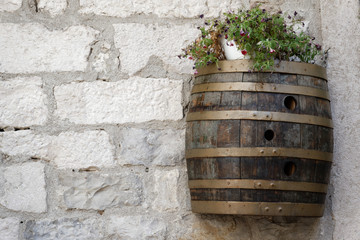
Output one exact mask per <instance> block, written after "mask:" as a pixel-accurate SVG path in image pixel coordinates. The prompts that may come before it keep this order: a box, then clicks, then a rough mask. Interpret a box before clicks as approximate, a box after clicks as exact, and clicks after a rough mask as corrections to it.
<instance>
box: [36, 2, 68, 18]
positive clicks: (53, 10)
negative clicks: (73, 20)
mask: <svg viewBox="0 0 360 240" xmlns="http://www.w3.org/2000/svg"><path fill="white" fill-rule="evenodd" d="M66 7H67V1H66V0H37V8H38V10H39V11H40V12H42V11H46V12H48V13H50V15H51V16H52V17H55V16H57V15H60V14H62V13H64V11H65V9H66Z"/></svg>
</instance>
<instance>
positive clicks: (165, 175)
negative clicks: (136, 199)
mask: <svg viewBox="0 0 360 240" xmlns="http://www.w3.org/2000/svg"><path fill="white" fill-rule="evenodd" d="M154 177H155V184H154V191H153V192H154V193H156V196H155V199H154V201H153V203H152V207H153V209H155V210H157V211H160V212H163V211H175V210H176V209H178V208H179V207H180V204H179V201H178V193H177V186H178V183H179V177H180V173H179V170H178V169H174V170H168V171H167V170H166V171H163V170H156V171H155V173H154Z"/></svg>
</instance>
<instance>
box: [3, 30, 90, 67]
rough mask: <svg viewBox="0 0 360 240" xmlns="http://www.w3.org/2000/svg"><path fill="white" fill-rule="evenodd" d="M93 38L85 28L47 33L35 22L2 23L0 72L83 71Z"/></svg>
mask: <svg viewBox="0 0 360 240" xmlns="http://www.w3.org/2000/svg"><path fill="white" fill-rule="evenodd" d="M96 35H97V31H95V30H94V29H92V28H90V27H85V26H71V27H69V28H67V29H61V30H53V31H49V29H47V28H45V27H44V26H43V25H40V24H37V23H27V24H14V23H1V24H0V36H2V37H1V38H0V52H1V55H0V72H2V73H37V72H56V71H84V70H85V68H86V66H87V64H88V63H87V56H88V55H89V53H90V45H91V44H92V43H93V42H94V41H95V39H96Z"/></svg>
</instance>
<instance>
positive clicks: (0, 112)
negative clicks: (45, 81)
mask: <svg viewBox="0 0 360 240" xmlns="http://www.w3.org/2000/svg"><path fill="white" fill-rule="evenodd" d="M0 31H1V30H0ZM0 41H1V40H0ZM0 58H1V57H0ZM0 68H1V66H0ZM46 104H47V98H46V95H45V93H44V90H43V86H42V81H41V78H39V77H29V78H26V77H17V78H14V79H9V80H7V81H0V127H6V126H14V127H27V126H32V125H41V124H44V123H45V122H46V119H47V113H48V110H47V107H46Z"/></svg>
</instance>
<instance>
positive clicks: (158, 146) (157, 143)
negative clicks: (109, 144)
mask: <svg viewBox="0 0 360 240" xmlns="http://www.w3.org/2000/svg"><path fill="white" fill-rule="evenodd" d="M120 138H121V140H120V146H121V151H120V155H119V159H120V163H121V164H131V165H136V164H141V165H145V166H149V165H162V166H164V165H175V164H176V163H178V162H180V161H181V160H182V159H183V158H184V152H185V132H184V130H171V129H167V130H146V129H136V128H125V129H122V130H121V132H120Z"/></svg>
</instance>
